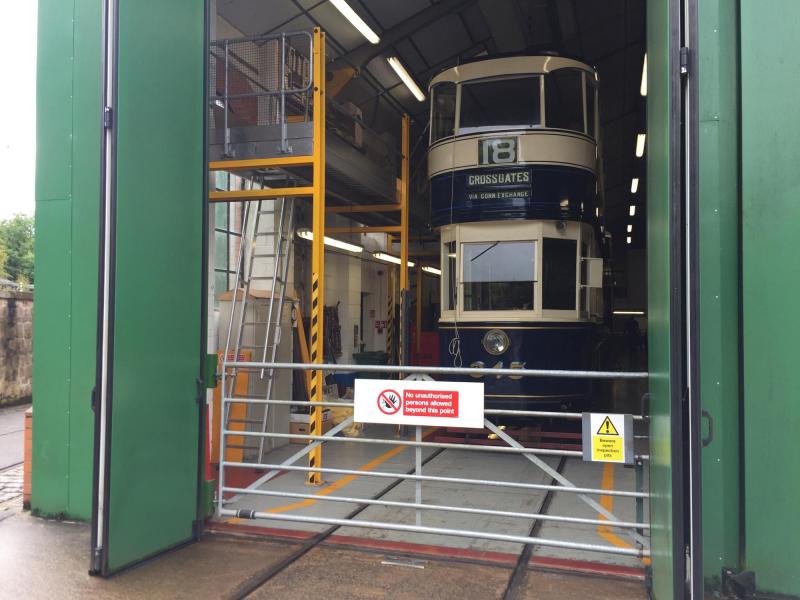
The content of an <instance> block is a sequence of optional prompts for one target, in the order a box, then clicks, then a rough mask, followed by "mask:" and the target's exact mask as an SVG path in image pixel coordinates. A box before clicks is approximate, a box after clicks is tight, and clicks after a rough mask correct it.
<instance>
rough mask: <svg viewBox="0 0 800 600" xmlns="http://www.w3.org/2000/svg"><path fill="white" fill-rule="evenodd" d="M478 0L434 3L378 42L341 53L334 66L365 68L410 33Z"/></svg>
mask: <svg viewBox="0 0 800 600" xmlns="http://www.w3.org/2000/svg"><path fill="white" fill-rule="evenodd" d="M477 1H478V0H441V2H437V3H435V4H432V5H431V6H429V7H428V8H426V9H424V10H421V11H420V12H418V13H416V14H415V15H412V16H411V17H409V18H408V19H406V20H405V21H401V22H400V23H398V24H397V25H395V26H394V27H391V28H389V29H387V30H386V31H384V32H383V33H382V34H381V41H380V42H378V43H377V44H370V43H369V42H367V43H364V44H361V45H360V46H359V47H358V48H356V49H355V50H352V51H350V52H347V53H346V54H343V55H341V56H340V57H339V58H337V59H336V60H334V61H333V68H334V69H337V68H340V67H343V66H346V65H353V66H355V67H356V68H359V69H361V68H363V67H364V66H366V64H367V63H368V62H369V61H371V60H372V59H373V58H375V57H376V56H380V55H381V54H383V53H384V52H386V50H389V49H391V48H392V46H394V45H395V44H396V43H398V42H400V41H402V40H403V39H405V38H407V37H408V36H410V35H413V34H414V33H416V32H417V31H419V30H420V29H422V28H423V27H425V26H426V25H429V24H431V23H432V22H434V21H438V20H439V19H441V18H442V17H445V16H447V15H449V14H450V13H454V12H458V11H460V10H463V9H464V8H466V7H468V6H470V5H471V4H474V3H475V2H477Z"/></svg>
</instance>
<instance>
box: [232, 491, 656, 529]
mask: <svg viewBox="0 0 800 600" xmlns="http://www.w3.org/2000/svg"><path fill="white" fill-rule="evenodd" d="M222 491H223V492H230V493H236V494H240V495H245V494H253V495H256V496H274V497H277V498H296V499H300V500H322V501H325V502H328V501H330V502H345V503H347V504H369V505H376V506H393V507H397V508H413V509H415V510H417V511H419V510H436V511H442V512H458V513H467V514H474V515H493V516H497V517H511V518H519V519H533V520H536V521H554V522H557V523H576V524H578V525H598V526H603V527H620V528H623V529H650V524H649V523H644V522H631V521H607V520H602V519H586V518H583V517H563V516H559V515H547V514H539V513H521V512H512V511H506V510H491V509H488V508H469V507H466V506H446V505H443V504H423V503H422V502H396V501H394V500H373V499H370V498H349V497H345V496H319V495H315V494H299V493H295V492H276V491H271V490H250V489H244V488H229V487H226V488H224V489H223V490H222ZM637 501H638V499H637ZM229 502H232V499H231V500H225V503H229ZM417 524H418V525H420V523H417Z"/></svg>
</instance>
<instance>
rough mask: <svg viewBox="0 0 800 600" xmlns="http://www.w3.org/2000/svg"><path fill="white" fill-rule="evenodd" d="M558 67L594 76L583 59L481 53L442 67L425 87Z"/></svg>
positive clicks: (537, 71) (542, 71) (538, 71)
mask: <svg viewBox="0 0 800 600" xmlns="http://www.w3.org/2000/svg"><path fill="white" fill-rule="evenodd" d="M558 69H580V70H582V71H586V72H587V73H594V74H595V76H597V72H596V71H595V69H593V68H592V67H590V66H589V65H587V64H586V63H584V62H581V61H578V60H575V59H573V58H567V57H563V56H553V55H542V54H539V55H530V54H529V55H517V56H502V57H485V58H480V59H476V60H472V61H469V62H465V63H463V64H460V65H457V66H455V67H450V68H449V69H446V70H444V71H442V72H441V73H439V74H438V75H437V76H436V77H434V78H433V79H432V80H431V82H430V85H429V88H430V87H433V86H434V85H436V84H437V83H441V82H443V81H450V82H453V83H461V82H463V81H472V80H474V79H485V78H487V77H498V76H501V75H522V74H529V73H530V74H539V73H550V72H552V71H557V70H558Z"/></svg>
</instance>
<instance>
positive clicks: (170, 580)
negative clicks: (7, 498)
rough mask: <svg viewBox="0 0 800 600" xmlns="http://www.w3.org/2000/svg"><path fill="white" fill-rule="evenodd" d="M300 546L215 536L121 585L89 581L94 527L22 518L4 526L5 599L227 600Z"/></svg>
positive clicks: (0, 543)
mask: <svg viewBox="0 0 800 600" xmlns="http://www.w3.org/2000/svg"><path fill="white" fill-rule="evenodd" d="M296 548H297V545H296V544H292V543H288V542H285V541H281V542H280V543H277V542H273V541H270V540H265V539H256V538H241V537H236V536H229V535H219V534H210V535H206V536H205V537H204V539H203V540H202V541H201V542H199V543H197V544H192V545H189V546H186V547H184V548H181V549H178V550H175V551H173V552H170V553H168V554H165V555H163V556H161V557H160V558H157V559H154V560H151V561H148V562H146V563H144V564H142V565H140V566H138V567H136V568H133V569H129V570H127V571H125V572H123V573H120V574H118V575H116V576H114V577H111V578H108V579H102V578H99V577H91V576H89V574H88V566H89V562H88V561H89V527H88V525H86V524H84V523H65V522H57V521H47V520H44V519H38V518H35V517H31V516H28V515H27V514H25V513H17V514H16V515H14V516H13V517H11V518H7V519H5V520H2V521H0V582H2V591H1V592H0V596H2V597H4V598H30V599H32V600H38V599H40V598H42V599H45V598H47V599H50V598H64V599H69V598H86V597H93V598H103V599H104V600H105V599H107V600H118V599H119V600H122V599H126V600H127V599H132V600H136V599H139V598H141V599H145V598H146V599H153V600H155V599H161V598H164V599H167V598H169V599H173V598H175V599H179V598H187V599H189V598H191V599H195V600H201V599H205V598H208V599H211V598H215V599H216V598H224V597H226V596H228V595H229V594H231V593H232V592H233V591H234V590H235V589H236V588H237V587H238V586H239V585H241V584H242V582H244V581H247V580H248V579H249V578H251V577H253V576H255V575H256V574H258V573H259V572H260V571H262V570H263V569H266V568H268V567H269V566H270V565H272V564H275V563H277V562H278V561H280V560H281V559H283V558H284V557H285V556H287V555H288V554H290V553H291V552H292V551H294V550H295V549H296Z"/></svg>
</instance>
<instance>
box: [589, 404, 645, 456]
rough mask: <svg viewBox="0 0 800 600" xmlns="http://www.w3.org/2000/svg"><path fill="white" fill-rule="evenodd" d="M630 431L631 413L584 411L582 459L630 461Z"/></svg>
mask: <svg viewBox="0 0 800 600" xmlns="http://www.w3.org/2000/svg"><path fill="white" fill-rule="evenodd" d="M632 431H633V417H632V416H631V415H621V414H619V415H618V414H611V413H584V415H583V432H584V433H583V460H587V461H596V462H611V463H621V464H629V463H632V462H633V439H632Z"/></svg>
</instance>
